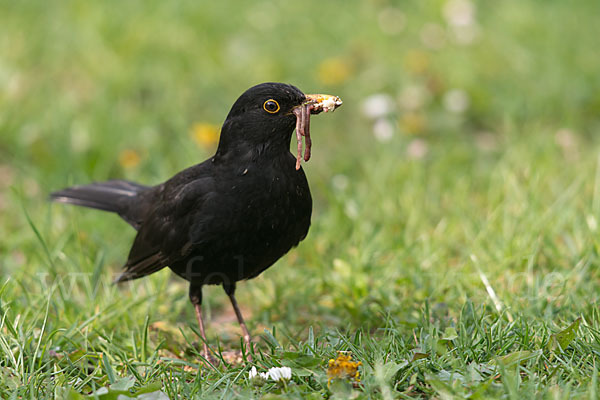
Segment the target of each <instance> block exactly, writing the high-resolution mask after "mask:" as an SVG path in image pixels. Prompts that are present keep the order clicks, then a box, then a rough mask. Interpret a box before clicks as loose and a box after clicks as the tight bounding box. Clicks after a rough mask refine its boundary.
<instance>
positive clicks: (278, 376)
mask: <svg viewBox="0 0 600 400" xmlns="http://www.w3.org/2000/svg"><path fill="white" fill-rule="evenodd" d="M268 375H269V377H270V378H271V379H272V380H274V381H275V382H278V381H284V380H286V381H289V380H290V379H292V369H291V368H290V367H281V368H277V367H273V368H271V369H269V371H268Z"/></svg>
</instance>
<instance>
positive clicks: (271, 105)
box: [263, 99, 279, 114]
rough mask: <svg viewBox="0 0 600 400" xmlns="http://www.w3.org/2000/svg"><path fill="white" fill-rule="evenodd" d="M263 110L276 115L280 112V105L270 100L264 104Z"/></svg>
mask: <svg viewBox="0 0 600 400" xmlns="http://www.w3.org/2000/svg"><path fill="white" fill-rule="evenodd" d="M263 108H264V109H265V111H266V112H268V113H269V114H275V113H276V112H277V111H279V103H278V102H276V101H275V100H273V99H269V100H267V101H265V103H264V104H263Z"/></svg>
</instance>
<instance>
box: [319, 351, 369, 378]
mask: <svg viewBox="0 0 600 400" xmlns="http://www.w3.org/2000/svg"><path fill="white" fill-rule="evenodd" d="M361 365H362V363H361V362H360V361H352V353H350V352H342V351H339V352H338V356H337V358H336V359H335V360H333V359H332V360H329V366H328V367H327V378H328V380H327V384H329V383H331V381H332V380H334V379H354V380H356V381H357V382H360V378H359V375H360V373H359V372H358V367H359V366H361Z"/></svg>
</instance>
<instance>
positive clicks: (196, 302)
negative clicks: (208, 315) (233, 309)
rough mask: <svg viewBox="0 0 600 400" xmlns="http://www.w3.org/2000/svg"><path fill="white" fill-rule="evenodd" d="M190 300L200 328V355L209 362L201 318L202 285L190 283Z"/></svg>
mask: <svg viewBox="0 0 600 400" xmlns="http://www.w3.org/2000/svg"><path fill="white" fill-rule="evenodd" d="M190 301H191V302H192V304H193V306H194V309H195V310H196V319H197V320H198V327H199V328H200V336H202V357H204V358H205V359H206V360H207V361H209V362H210V359H211V356H210V353H209V351H208V344H207V341H206V333H205V331H204V320H203V319H202V285H198V286H197V285H193V284H190Z"/></svg>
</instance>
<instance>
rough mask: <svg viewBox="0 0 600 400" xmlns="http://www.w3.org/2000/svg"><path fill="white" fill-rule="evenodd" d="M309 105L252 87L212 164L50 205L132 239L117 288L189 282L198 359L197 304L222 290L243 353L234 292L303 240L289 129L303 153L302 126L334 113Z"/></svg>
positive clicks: (304, 201) (289, 93)
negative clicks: (164, 273)
mask: <svg viewBox="0 0 600 400" xmlns="http://www.w3.org/2000/svg"><path fill="white" fill-rule="evenodd" d="M315 99H316V98H315V97H311V95H309V96H308V97H307V96H306V95H305V94H303V93H302V92H301V91H300V90H298V89H297V88H296V87H294V86H291V85H286V84H281V83H264V84H261V85H257V86H254V87H252V88H250V89H248V90H247V91H246V92H245V93H243V94H242V95H241V96H240V97H239V99H238V100H237V101H236V102H235V103H234V105H233V106H232V108H231V111H230V112H229V114H228V115H227V118H226V120H225V122H224V124H223V127H222V129H221V136H220V140H219V145H218V149H217V151H216V154H215V155H214V156H213V157H211V158H210V159H208V160H206V161H204V162H202V163H200V164H198V165H194V166H192V167H190V168H187V169H185V170H183V171H181V172H179V173H178V174H176V175H175V176H173V177H172V178H171V179H169V180H167V181H166V182H164V183H162V184H159V185H157V186H143V185H139V184H137V183H132V182H127V181H121V180H112V181H107V182H102V183H92V184H89V185H83V186H74V187H71V188H67V189H64V190H60V191H57V192H54V193H52V194H51V198H52V200H54V201H58V202H63V203H69V204H74V205H78V206H84V207H91V208H96V209H100V210H105V211H111V212H114V213H117V214H118V215H120V216H121V217H122V218H123V219H124V220H125V221H127V222H128V223H129V224H130V225H132V226H133V227H134V228H135V229H136V230H137V231H138V233H137V236H136V237H135V240H134V242H133V246H132V247H131V250H130V253H129V257H128V259H127V262H126V263H125V266H124V272H123V273H122V274H121V275H120V276H119V277H118V278H117V280H116V281H117V282H123V281H127V280H131V279H137V278H140V277H143V276H146V275H149V274H151V273H153V272H156V271H158V270H160V269H162V268H165V267H169V268H170V269H171V270H172V271H173V272H175V273H176V274H177V275H179V276H181V277H182V278H184V279H186V280H188V281H189V282H190V300H191V301H192V303H193V304H194V306H195V308H196V315H197V318H198V322H199V325H200V331H201V334H202V336H203V339H204V342H205V343H204V348H203V353H204V356H205V357H208V356H209V354H208V348H207V346H206V337H205V334H204V325H203V321H202V313H201V307H200V304H201V302H202V286H203V285H206V284H214V285H222V286H223V288H224V289H225V291H226V293H227V294H228V295H229V297H230V299H231V302H232V304H233V307H234V309H235V312H236V315H237V317H238V320H239V322H240V325H241V327H242V330H243V332H244V339H245V341H246V344H247V345H248V346H249V345H250V335H249V334H248V330H247V329H246V326H245V324H244V321H243V318H242V315H241V313H240V311H239V307H238V306H237V302H236V300H235V296H234V292H235V285H236V282H237V281H240V280H244V279H250V278H253V277H255V276H257V275H258V274H260V273H261V272H262V271H264V270H265V269H266V268H268V267H269V266H271V265H272V264H273V263H274V262H275V261H277V260H278V259H279V258H280V257H281V256H283V255H284V254H285V253H287V252H288V251H289V250H290V249H291V248H292V247H294V246H296V245H297V244H298V243H299V242H300V241H301V240H303V239H304V238H305V237H306V235H307V233H308V229H309V226H310V220H311V212H312V200H311V194H310V189H309V186H308V182H307V180H306V176H305V174H304V171H303V170H302V168H300V167H299V160H300V156H299V157H298V160H297V159H296V157H294V155H292V153H291V152H290V150H289V149H290V141H291V138H292V134H293V131H294V127H295V126H296V125H298V124H300V125H298V130H299V133H298V138H299V141H300V144H299V145H300V147H301V135H300V131H302V135H305V137H306V138H307V140H306V141H307V143H306V144H307V147H308V146H309V138H310V136H309V133H308V131H306V132H304V130H305V128H304V125H301V124H302V123H301V121H304V120H305V119H306V118H309V114H310V113H311V112H312V113H318V112H320V111H323V110H325V111H329V110H331V109H332V108H327V107H326V108H323V107H320V105H319V104H318V103H317V100H315ZM336 99H337V98H336ZM337 100H338V101H339V99H337ZM340 104H341V101H339V104H337V103H336V106H337V105H340ZM329 107H331V106H329ZM334 108H335V106H334ZM301 117H302V118H301ZM306 125H307V126H308V122H306ZM308 150H309V149H308ZM299 154H300V149H299ZM308 154H309V153H308ZM305 159H307V158H305ZM297 163H298V166H297V167H296V164H297Z"/></svg>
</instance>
